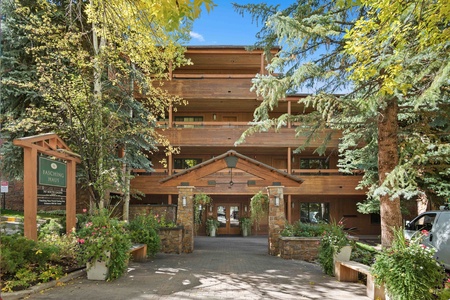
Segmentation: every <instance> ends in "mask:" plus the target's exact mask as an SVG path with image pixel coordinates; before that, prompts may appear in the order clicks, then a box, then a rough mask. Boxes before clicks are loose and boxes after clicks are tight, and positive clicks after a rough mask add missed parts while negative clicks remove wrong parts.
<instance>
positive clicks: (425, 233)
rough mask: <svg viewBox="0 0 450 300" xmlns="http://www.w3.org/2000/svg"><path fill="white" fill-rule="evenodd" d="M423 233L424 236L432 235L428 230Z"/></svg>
mask: <svg viewBox="0 0 450 300" xmlns="http://www.w3.org/2000/svg"><path fill="white" fill-rule="evenodd" d="M421 233H422V234H423V235H424V236H428V235H429V234H430V232H429V231H428V230H425V229H424V230H422V231H421Z"/></svg>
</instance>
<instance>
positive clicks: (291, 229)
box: [281, 221, 326, 237]
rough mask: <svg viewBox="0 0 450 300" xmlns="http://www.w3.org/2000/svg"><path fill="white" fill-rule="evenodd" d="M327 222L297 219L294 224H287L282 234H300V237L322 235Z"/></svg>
mask: <svg viewBox="0 0 450 300" xmlns="http://www.w3.org/2000/svg"><path fill="white" fill-rule="evenodd" d="M325 228H326V225H325V224H311V223H304V222H300V221H297V222H295V223H294V224H292V225H291V224H286V225H285V227H284V229H283V231H281V235H282V236H298V237H320V236H321V235H322V234H323V232H324V229H325Z"/></svg>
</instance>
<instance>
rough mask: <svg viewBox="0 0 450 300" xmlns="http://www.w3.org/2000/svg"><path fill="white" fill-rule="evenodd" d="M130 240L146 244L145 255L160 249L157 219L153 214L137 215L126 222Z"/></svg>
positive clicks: (153, 253) (152, 253)
mask: <svg viewBox="0 0 450 300" xmlns="http://www.w3.org/2000/svg"><path fill="white" fill-rule="evenodd" d="M128 230H129V232H130V236H131V241H132V242H133V243H140V244H146V245H147V255H155V254H156V253H158V252H159V250H160V249H161V240H160V238H159V234H158V230H159V223H158V220H157V219H156V218H155V217H154V216H153V215H147V216H144V215H138V216H136V217H135V218H134V219H133V220H131V221H130V222H129V224H128Z"/></svg>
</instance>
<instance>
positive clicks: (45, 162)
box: [38, 156, 66, 187]
mask: <svg viewBox="0 0 450 300" xmlns="http://www.w3.org/2000/svg"><path fill="white" fill-rule="evenodd" d="M38 184H39V185H50V186H59V187H66V164H65V163H62V162H60V161H56V160H52V159H48V158H45V157H42V156H39V176H38Z"/></svg>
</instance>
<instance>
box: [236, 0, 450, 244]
mask: <svg viewBox="0 0 450 300" xmlns="http://www.w3.org/2000/svg"><path fill="white" fill-rule="evenodd" d="M235 8H236V9H237V11H238V12H240V13H241V14H244V13H246V12H247V13H250V14H252V15H253V18H254V20H255V21H258V22H262V23H263V24H265V25H264V27H263V29H262V30H261V31H260V32H259V34H258V38H259V41H258V43H257V44H256V45H255V46H260V47H264V48H265V49H266V50H268V49H270V48H271V47H273V46H274V45H276V44H279V45H282V49H281V51H280V52H279V54H278V55H277V56H276V57H275V58H274V59H273V60H272V61H271V63H270V65H269V66H268V71H269V74H268V75H264V74H259V75H257V76H256V78H255V79H254V81H253V83H254V85H253V89H254V90H255V91H256V92H257V94H258V95H260V96H262V97H263V101H262V104H261V105H260V107H258V108H257V109H256V110H255V114H254V117H255V119H254V127H252V128H250V129H249V130H247V131H246V132H245V133H244V134H243V135H242V137H241V139H240V140H239V141H238V142H243V141H245V137H246V136H247V135H249V134H252V133H253V132H256V131H259V130H264V129H267V128H269V127H273V126H275V127H276V128H278V127H280V126H283V125H284V124H286V121H288V120H290V121H294V122H302V123H304V124H306V125H308V126H298V127H297V129H296V131H297V132H296V134H298V135H299V134H302V135H305V134H306V135H309V137H310V139H312V138H314V137H317V136H322V137H323V135H325V138H324V139H323V140H324V143H323V145H322V146H321V147H319V148H318V149H317V150H316V151H317V153H319V154H324V151H325V147H326V143H327V141H328V140H329V135H327V134H328V133H326V132H328V129H330V128H331V129H338V130H340V131H342V132H343V134H344V136H343V139H342V142H341V144H340V145H339V151H340V154H341V158H340V161H339V164H340V165H339V166H340V168H341V170H342V171H347V172H352V171H353V170H354V169H362V170H364V177H363V180H362V181H361V183H360V187H368V190H369V192H368V199H369V202H368V203H365V204H363V205H361V206H360V208H361V209H365V210H366V211H368V210H369V209H370V210H373V209H379V210H380V214H381V222H382V224H381V227H382V244H383V246H390V244H391V242H392V239H393V228H394V227H399V226H401V225H402V219H401V210H400V199H401V198H404V199H409V198H411V197H413V196H414V195H417V194H418V193H420V192H421V191H425V192H427V193H429V194H433V195H437V196H440V197H444V196H448V195H450V193H449V185H448V178H449V168H448V166H449V163H450V159H449V153H450V152H449V131H448V128H449V119H448V113H449V106H448V104H449V97H448V92H449V88H448V84H449V82H448V70H449V65H448V64H449V57H448V55H449V52H450V51H448V47H449V45H448V34H449V32H450V31H449V29H448V14H447V15H446V14H445V13H446V12H447V11H448V7H447V6H445V4H444V1H428V0H423V1H419V2H417V1H412V0H411V1H402V2H398V1H363V3H359V2H358V1H345V0H344V1H316V0H298V1H295V2H294V3H292V4H291V5H290V6H288V7H287V8H285V9H283V10H278V8H277V7H275V6H267V5H265V4H257V5H235ZM412 11H413V12H414V13H411V12H412ZM421 12H422V14H421ZM432 15H434V17H432ZM392 28H395V29H396V30H392ZM381 29H383V30H382V31H380V30H381ZM416 37H421V38H420V39H419V40H420V41H419V42H418V41H417V40H416V39H415V38H416ZM430 37H436V38H434V39H433V41H432V40H430ZM446 37H447V39H446ZM427 41H428V42H427ZM267 53H268V51H267ZM280 70H282V71H283V73H282V74H278V73H277V72H280ZM304 88H310V89H313V92H312V93H311V95H310V96H309V97H307V98H306V99H304V100H301V102H303V103H304V104H305V105H306V106H311V107H313V108H314V109H315V111H314V112H313V113H310V114H307V115H305V114H299V115H287V114H285V115H283V116H281V117H280V118H277V119H272V118H270V115H269V112H270V110H271V108H272V107H274V106H276V105H277V103H278V101H279V100H280V99H282V98H284V97H285V96H286V95H287V94H290V93H295V92H296V91H299V90H301V89H304ZM338 92H341V93H342V92H344V94H343V95H339V94H338ZM306 127H307V129H306ZM310 139H309V140H310ZM306 146H307V144H306V145H300V147H299V148H298V149H297V151H301V150H303V149H304V147H306Z"/></svg>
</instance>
